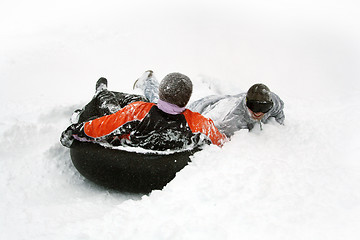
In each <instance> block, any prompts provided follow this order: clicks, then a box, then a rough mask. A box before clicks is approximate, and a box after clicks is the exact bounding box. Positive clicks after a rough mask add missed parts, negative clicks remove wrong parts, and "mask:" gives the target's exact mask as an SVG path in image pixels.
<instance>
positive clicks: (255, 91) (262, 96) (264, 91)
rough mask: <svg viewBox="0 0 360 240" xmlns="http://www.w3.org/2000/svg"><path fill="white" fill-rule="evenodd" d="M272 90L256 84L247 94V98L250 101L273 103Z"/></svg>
mask: <svg viewBox="0 0 360 240" xmlns="http://www.w3.org/2000/svg"><path fill="white" fill-rule="evenodd" d="M270 93H271V92H270V89H269V88H268V87H267V86H266V85H264V84H262V83H257V84H254V85H253V86H252V87H251V88H250V89H249V90H248V92H247V94H246V98H247V100H249V101H259V102H272V100H271V94H270Z"/></svg>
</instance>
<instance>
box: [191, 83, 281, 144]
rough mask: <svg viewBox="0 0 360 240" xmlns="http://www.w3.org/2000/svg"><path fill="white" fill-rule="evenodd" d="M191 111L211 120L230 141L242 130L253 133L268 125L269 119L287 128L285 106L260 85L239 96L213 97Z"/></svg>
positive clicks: (199, 103) (194, 104) (198, 103)
mask: <svg viewBox="0 0 360 240" xmlns="http://www.w3.org/2000/svg"><path fill="white" fill-rule="evenodd" d="M188 108H189V109H190V110H191V111H195V112H199V113H200V114H202V115H204V116H206V117H208V118H211V119H212V120H213V121H214V123H215V126H216V127H217V128H218V129H219V130H220V132H222V133H224V134H225V135H226V136H228V137H230V136H232V135H234V133H235V132H236V131H238V130H240V129H249V130H251V129H253V128H254V126H255V125H257V124H258V125H259V126H260V129H262V124H263V123H267V122H268V121H269V119H270V118H275V120H276V121H277V122H278V123H280V124H284V120H285V115H284V111H283V109H284V102H283V101H282V100H281V99H280V98H279V96H277V95H276V94H275V93H273V92H271V91H270V89H269V88H268V87H267V86H266V85H264V84H261V83H258V84H255V85H253V86H252V87H250V89H249V90H248V91H247V93H240V94H236V95H212V96H208V97H204V98H202V99H199V100H197V101H195V102H193V103H191V104H190V105H189V106H188Z"/></svg>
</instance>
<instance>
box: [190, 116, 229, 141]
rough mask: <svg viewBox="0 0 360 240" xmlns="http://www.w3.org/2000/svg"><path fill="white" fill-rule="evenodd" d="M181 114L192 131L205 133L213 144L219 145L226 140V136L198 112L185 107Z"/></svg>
mask: <svg viewBox="0 0 360 240" xmlns="http://www.w3.org/2000/svg"><path fill="white" fill-rule="evenodd" d="M183 114H184V116H185V119H186V121H187V123H188V125H189V127H190V129H191V131H192V132H193V133H196V132H200V133H203V134H205V135H206V136H208V137H209V138H210V140H211V142H212V143H213V144H215V145H218V146H220V147H222V146H223V145H224V143H225V142H226V141H227V138H226V136H225V135H224V134H222V133H220V131H219V130H218V129H217V127H215V125H214V122H213V121H212V120H211V119H210V118H206V117H204V116H203V115H201V114H200V113H197V112H192V111H190V110H189V109H186V110H185V111H184V112H183Z"/></svg>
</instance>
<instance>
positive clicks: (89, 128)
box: [60, 102, 154, 147]
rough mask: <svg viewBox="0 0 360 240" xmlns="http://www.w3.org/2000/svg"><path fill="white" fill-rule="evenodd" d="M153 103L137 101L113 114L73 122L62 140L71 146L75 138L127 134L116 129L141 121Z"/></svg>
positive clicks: (83, 139)
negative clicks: (83, 121)
mask: <svg viewBox="0 0 360 240" xmlns="http://www.w3.org/2000/svg"><path fill="white" fill-rule="evenodd" d="M153 105H154V104H153V103H144V102H135V103H132V104H129V105H127V106H126V107H124V108H122V109H121V110H119V111H118V112H116V113H113V114H111V115H106V116H103V117H100V118H96V119H94V120H91V121H88V122H85V123H77V124H73V125H71V126H69V127H68V128H67V129H66V130H65V131H64V132H63V133H62V135H61V138H60V142H61V143H62V144H63V145H64V146H66V147H71V144H72V142H73V140H74V139H76V140H78V141H94V140H95V139H98V138H103V137H107V136H109V135H111V134H113V133H116V134H126V132H118V131H116V130H117V129H119V128H121V126H123V125H124V124H126V123H128V122H131V121H137V120H138V121H141V120H142V119H143V118H144V117H145V116H146V114H147V113H148V112H149V111H150V109H151V107H152V106H153Z"/></svg>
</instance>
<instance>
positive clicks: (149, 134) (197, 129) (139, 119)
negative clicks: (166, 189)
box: [73, 102, 226, 150]
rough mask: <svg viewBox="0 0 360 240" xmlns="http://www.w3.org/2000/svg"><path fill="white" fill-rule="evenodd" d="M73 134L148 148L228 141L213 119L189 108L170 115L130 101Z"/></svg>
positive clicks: (175, 147)
mask: <svg viewBox="0 0 360 240" xmlns="http://www.w3.org/2000/svg"><path fill="white" fill-rule="evenodd" d="M76 129H81V131H80V132H74V133H73V134H75V135H79V136H81V137H84V136H85V137H86V138H88V139H95V140H96V139H106V140H108V141H109V142H111V143H114V142H115V140H116V141H118V142H122V143H124V142H125V143H126V144H128V145H132V146H140V147H143V148H147V149H154V150H166V149H181V148H185V147H186V146H187V145H194V146H198V145H202V144H203V143H204V142H207V143H212V144H216V145H218V146H222V145H223V144H224V142H225V141H226V137H225V135H223V134H221V133H220V132H219V130H218V129H217V128H216V127H215V125H214V123H213V121H212V120H211V119H208V118H205V117H204V116H202V115H201V114H199V113H196V112H192V111H190V110H188V109H186V110H185V111H184V112H183V113H181V114H177V115H171V114H167V113H165V112H163V111H161V110H160V109H158V107H157V106H156V104H154V103H148V102H135V103H131V104H129V105H127V106H125V107H124V108H122V109H121V110H119V111H118V112H116V113H114V114H111V115H106V116H103V117H100V118H97V119H94V120H92V121H89V122H85V123H83V127H80V128H79V127H76Z"/></svg>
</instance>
